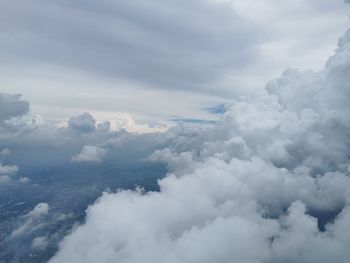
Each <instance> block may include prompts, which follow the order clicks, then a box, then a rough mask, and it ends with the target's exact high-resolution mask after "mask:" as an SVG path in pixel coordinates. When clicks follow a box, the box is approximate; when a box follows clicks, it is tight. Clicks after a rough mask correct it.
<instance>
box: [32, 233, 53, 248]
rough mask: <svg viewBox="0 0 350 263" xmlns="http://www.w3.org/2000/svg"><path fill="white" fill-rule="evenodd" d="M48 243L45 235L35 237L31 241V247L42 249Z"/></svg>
mask: <svg viewBox="0 0 350 263" xmlns="http://www.w3.org/2000/svg"><path fill="white" fill-rule="evenodd" d="M48 245H49V241H48V238H47V237H46V236H39V237H36V238H34V239H33V241H32V248H33V249H35V250H44V249H46V247H47V246H48Z"/></svg>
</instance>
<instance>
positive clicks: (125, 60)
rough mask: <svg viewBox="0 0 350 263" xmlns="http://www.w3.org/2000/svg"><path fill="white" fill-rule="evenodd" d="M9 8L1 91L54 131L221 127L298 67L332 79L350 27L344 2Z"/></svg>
mask: <svg viewBox="0 0 350 263" xmlns="http://www.w3.org/2000/svg"><path fill="white" fill-rule="evenodd" d="M0 3H1V9H0V87H1V88H0V90H1V91H2V92H7V93H21V94H22V95H23V98H24V99H25V100H28V101H30V103H31V109H32V111H33V112H35V113H38V114H40V115H41V116H43V118H44V119H46V120H54V121H63V120H67V119H68V118H69V117H70V116H72V115H74V114H79V113H82V112H86V111H87V112H90V113H91V114H93V115H94V116H95V117H96V118H97V119H98V120H107V119H113V118H118V116H119V115H121V114H124V113H125V112H127V113H129V114H130V115H131V116H132V117H133V118H135V119H136V120H138V121H143V122H152V121H155V120H157V121H158V120H171V119H177V118H178V119H186V118H188V119H205V120H209V119H210V120H213V119H216V118H217V117H216V116H215V115H214V114H212V113H211V110H208V109H210V108H212V107H215V106H217V105H221V104H222V103H225V102H228V101H230V100H232V99H233V98H235V97H236V96H237V94H240V95H242V94H245V93H246V92H247V93H248V92H250V91H251V90H253V89H259V88H263V87H264V86H265V84H266V82H267V81H268V80H270V79H272V78H275V77H278V76H279V75H280V74H281V72H283V71H284V70H285V69H286V68H288V67H297V68H300V69H310V68H311V69H314V70H319V69H321V68H322V65H324V63H325V61H326V59H327V58H328V56H329V54H332V52H333V51H334V49H335V47H336V44H337V39H338V37H339V35H342V34H343V32H344V31H345V30H346V28H347V27H348V24H349V21H348V11H349V8H346V7H347V6H345V5H344V1H343V0H332V1H330V0H294V1H280V0H259V1H253V0H245V1H239V0H186V1H185V0H181V1H175V0H168V1H157V0H149V1H145V0H134V1H120V0H116V1H112V0H101V1H92V0H84V1H82V0H74V1H71V0H61V1H54V0H52V1H46V0H12V1H5V0H0ZM320 65H321V66H320Z"/></svg>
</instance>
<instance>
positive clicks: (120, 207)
mask: <svg viewBox="0 0 350 263" xmlns="http://www.w3.org/2000/svg"><path fill="white" fill-rule="evenodd" d="M349 72H350V31H348V32H347V33H346V34H345V36H344V37H343V38H341V39H340V41H339V45H338V48H337V50H336V53H335V55H334V56H332V57H331V58H330V59H329V60H328V62H327V64H326V66H325V68H324V70H322V71H320V72H311V71H307V72H300V71H298V70H294V69H288V70H287V71H285V72H284V73H283V75H282V76H281V77H280V78H278V79H276V80H273V81H271V82H270V83H269V84H268V85H267V88H266V90H264V91H262V92H259V93H256V94H254V95H252V96H250V97H245V98H241V99H239V100H237V101H235V102H233V103H232V105H231V106H230V107H228V108H227V110H226V112H225V113H224V114H223V116H222V118H221V120H220V121H219V122H218V124H217V125H216V126H215V127H214V128H211V129H208V130H205V131H191V132H187V131H186V132H185V131H180V130H179V131H178V133H179V134H178V136H177V137H176V139H174V140H173V142H172V143H171V144H170V146H169V147H168V148H167V149H164V150H160V151H157V152H155V153H154V154H153V155H152V156H151V157H150V158H149V159H150V160H160V161H163V162H166V163H168V165H169V173H168V176H167V177H166V178H164V179H162V180H160V181H159V186H160V191H159V192H144V191H143V190H142V189H137V190H135V191H126V190H124V191H123V190H120V191H118V192H117V193H105V194H104V195H103V196H102V197H101V198H100V199H99V200H98V201H97V202H96V203H95V204H94V205H92V206H90V207H89V209H88V210H87V218H86V223H85V224H84V225H81V226H80V227H78V228H77V229H76V230H74V231H73V233H72V234H71V235H69V236H67V237H66V238H65V239H64V240H63V242H62V244H61V247H60V249H59V251H58V253H57V254H56V255H55V256H54V257H53V258H52V259H51V261H50V262H52V263H57V262H58V263H61V262H118V263H135V262H172V263H175V262H198V263H199V262H200V263H204V262H208V263H209V262H210V263H212V262H220V263H225V262H240V263H253V262H254V263H256V262H262V263H263V262H266V263H267V262H269V263H274V262H276V263H277V262H285V263H286V262H312V263H313V262H315V263H316V262H317V263H321V262H338V263H340V262H343V263H345V262H349V258H350V251H349V249H348V247H349V242H350V231H349V229H350V206H349V205H350V203H349V201H350V179H349V173H350V161H349V156H350V104H349V101H348V99H349V96H350V94H349V92H350V75H349V74H348V73H349Z"/></svg>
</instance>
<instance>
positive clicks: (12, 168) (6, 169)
mask: <svg viewBox="0 0 350 263" xmlns="http://www.w3.org/2000/svg"><path fill="white" fill-rule="evenodd" d="M17 171H18V167H17V166H16V165H3V164H1V163H0V175H12V174H14V173H16V172H17Z"/></svg>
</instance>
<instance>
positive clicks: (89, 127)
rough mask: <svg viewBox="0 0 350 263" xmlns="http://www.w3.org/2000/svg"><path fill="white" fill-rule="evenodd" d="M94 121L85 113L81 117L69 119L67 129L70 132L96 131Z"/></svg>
mask: <svg viewBox="0 0 350 263" xmlns="http://www.w3.org/2000/svg"><path fill="white" fill-rule="evenodd" d="M95 125H96V120H95V119H94V118H93V117H92V116H91V115H90V114H89V113H87V112H84V113H83V114H81V115H78V116H74V117H71V118H70V119H69V121H68V127H69V128H71V129H72V130H75V131H78V132H82V133H89V132H94V131H95V130H96V126H95Z"/></svg>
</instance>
